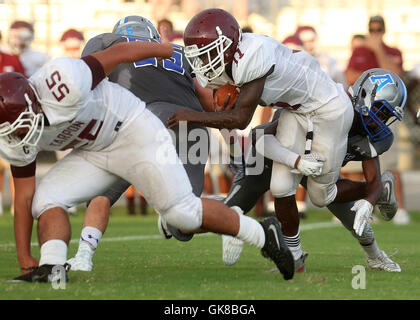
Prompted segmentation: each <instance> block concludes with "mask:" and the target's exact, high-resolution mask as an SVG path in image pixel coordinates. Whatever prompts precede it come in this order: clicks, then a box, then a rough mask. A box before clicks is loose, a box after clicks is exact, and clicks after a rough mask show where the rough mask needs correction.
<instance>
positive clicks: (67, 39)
mask: <svg viewBox="0 0 420 320" xmlns="http://www.w3.org/2000/svg"><path fill="white" fill-rule="evenodd" d="M60 44H61V48H62V50H63V57H68V58H80V55H81V53H82V50H83V47H84V45H85V37H84V36H83V33H82V32H81V31H78V30H76V29H73V28H71V29H68V30H66V31H64V32H63V34H62V35H61V38H60Z"/></svg>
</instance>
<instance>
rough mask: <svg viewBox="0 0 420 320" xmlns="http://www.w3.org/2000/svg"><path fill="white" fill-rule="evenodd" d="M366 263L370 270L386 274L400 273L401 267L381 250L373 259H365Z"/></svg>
mask: <svg viewBox="0 0 420 320" xmlns="http://www.w3.org/2000/svg"><path fill="white" fill-rule="evenodd" d="M366 262H367V264H368V266H369V267H370V268H372V269H378V270H384V271H388V272H401V267H400V266H399V265H398V263H396V262H394V261H392V260H391V259H390V258H389V257H388V256H387V255H386V253H385V252H384V251H383V250H381V251H380V253H379V255H378V256H377V257H375V258H369V257H366Z"/></svg>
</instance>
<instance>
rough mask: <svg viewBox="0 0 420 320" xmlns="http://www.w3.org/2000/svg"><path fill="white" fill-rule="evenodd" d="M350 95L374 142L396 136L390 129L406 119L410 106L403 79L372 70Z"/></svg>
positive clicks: (382, 71)
mask: <svg viewBox="0 0 420 320" xmlns="http://www.w3.org/2000/svg"><path fill="white" fill-rule="evenodd" d="M349 92H350V94H351V96H352V102H353V107H354V108H355V110H356V111H357V112H358V113H359V114H360V118H361V120H362V124H363V126H364V128H365V130H366V132H367V133H368V135H369V137H370V138H371V139H372V140H373V141H380V140H383V139H385V138H386V137H387V136H389V135H390V134H392V131H391V129H390V128H389V126H390V125H391V124H392V123H393V122H395V121H396V120H401V119H402V117H403V114H404V108H405V104H406V102H407V89H406V87H405V84H404V82H403V81H402V80H401V79H400V77H398V76H397V75H396V74H395V73H393V72H391V71H388V70H385V69H381V68H374V69H369V70H367V71H365V72H363V74H362V75H361V76H360V77H359V78H358V79H357V81H356V82H355V83H354V85H353V86H352V87H350V88H349Z"/></svg>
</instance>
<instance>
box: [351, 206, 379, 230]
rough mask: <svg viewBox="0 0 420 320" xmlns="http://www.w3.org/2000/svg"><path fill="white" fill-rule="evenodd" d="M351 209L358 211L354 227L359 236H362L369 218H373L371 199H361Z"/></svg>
mask: <svg viewBox="0 0 420 320" xmlns="http://www.w3.org/2000/svg"><path fill="white" fill-rule="evenodd" d="M350 210H352V211H355V212H356V216H355V218H354V223H353V229H354V231H355V232H356V234H357V235H358V236H361V235H362V234H363V230H364V229H365V226H366V224H367V223H368V221H369V218H371V215H372V212H373V205H372V204H371V203H370V202H369V201H367V200H365V199H361V200H358V201H356V202H355V204H354V205H353V207H352V208H351V209H350Z"/></svg>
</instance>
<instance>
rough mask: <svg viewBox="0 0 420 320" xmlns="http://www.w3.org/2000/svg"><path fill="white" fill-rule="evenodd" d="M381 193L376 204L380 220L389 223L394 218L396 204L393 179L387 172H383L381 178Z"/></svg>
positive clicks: (396, 208)
mask: <svg viewBox="0 0 420 320" xmlns="http://www.w3.org/2000/svg"><path fill="white" fill-rule="evenodd" d="M381 182H382V188H383V189H382V193H381V196H380V197H379V199H378V201H377V202H376V204H377V205H378V207H379V211H380V212H381V215H382V218H384V220H385V221H389V220H391V219H392V218H394V216H395V214H396V213H397V210H398V202H397V198H396V197H395V177H394V175H393V174H392V173H391V172H389V171H385V172H384V173H382V176H381Z"/></svg>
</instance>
